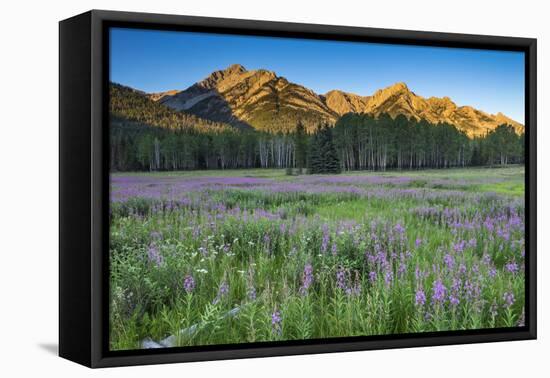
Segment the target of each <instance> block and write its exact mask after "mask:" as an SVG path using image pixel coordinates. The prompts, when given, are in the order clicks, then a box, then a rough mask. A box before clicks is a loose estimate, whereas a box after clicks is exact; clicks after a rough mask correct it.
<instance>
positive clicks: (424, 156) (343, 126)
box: [110, 114, 524, 173]
mask: <svg viewBox="0 0 550 378" xmlns="http://www.w3.org/2000/svg"><path fill="white" fill-rule="evenodd" d="M110 138H111V140H110V161H111V169H112V170H114V171H159V170H168V171H169V170H192V169H232V168H296V169H297V170H298V172H299V173H302V172H304V170H305V169H306V168H308V169H309V171H310V172H311V173H323V172H337V171H339V170H382V171H383V170H386V169H423V168H449V167H466V166H476V165H493V164H501V165H506V164H511V163H523V161H524V135H517V134H516V132H515V131H514V129H513V127H511V126H507V125H501V126H499V127H497V128H496V129H494V130H493V131H491V132H489V133H487V135H484V136H482V137H477V138H474V139H469V138H468V137H467V136H466V135H465V134H464V133H463V132H461V131H459V130H457V129H456V128H455V127H454V126H452V125H448V124H438V125H432V124H429V123H427V122H424V121H420V122H416V121H411V120H407V119H406V118H405V117H401V116H399V117H397V118H395V119H392V118H390V117H389V116H380V117H379V118H373V117H370V116H367V115H357V114H348V115H345V116H343V117H341V118H340V119H339V120H338V121H337V122H336V125H334V127H332V126H329V125H320V126H319V128H318V130H317V131H316V132H314V133H306V131H305V130H304V128H303V126H301V125H300V124H299V125H298V126H297V128H296V132H295V133H292V134H282V133H279V134H272V133H266V132H258V131H254V130H235V129H225V130H216V131H215V132H213V131H210V132H199V131H196V130H189V129H182V130H167V129H164V128H160V127H150V126H148V125H146V124H142V123H139V122H135V121H129V120H127V119H121V118H116V117H113V118H111V128H110Z"/></svg>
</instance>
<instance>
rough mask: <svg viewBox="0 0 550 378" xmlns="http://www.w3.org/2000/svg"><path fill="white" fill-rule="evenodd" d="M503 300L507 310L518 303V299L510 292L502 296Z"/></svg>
mask: <svg viewBox="0 0 550 378" xmlns="http://www.w3.org/2000/svg"><path fill="white" fill-rule="evenodd" d="M502 300H503V301H504V307H505V308H510V307H512V305H513V304H514V302H515V301H516V299H515V297H514V293H508V292H506V293H504V295H503V296H502Z"/></svg>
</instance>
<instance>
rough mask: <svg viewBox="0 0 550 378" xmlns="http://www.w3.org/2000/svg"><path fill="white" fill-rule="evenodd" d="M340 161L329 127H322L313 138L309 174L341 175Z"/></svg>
mask: <svg viewBox="0 0 550 378" xmlns="http://www.w3.org/2000/svg"><path fill="white" fill-rule="evenodd" d="M340 171H341V167H340V159H339V157H338V151H337V150H336V146H335V145H334V141H333V138H332V130H331V128H330V127H329V126H328V125H323V126H321V127H320V128H319V129H318V131H317V133H316V134H315V135H314V136H313V138H312V140H311V145H310V153H309V173H312V174H318V173H340Z"/></svg>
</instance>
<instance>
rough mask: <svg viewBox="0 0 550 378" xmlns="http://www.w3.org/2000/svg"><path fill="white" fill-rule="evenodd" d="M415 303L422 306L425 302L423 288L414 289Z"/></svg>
mask: <svg viewBox="0 0 550 378" xmlns="http://www.w3.org/2000/svg"><path fill="white" fill-rule="evenodd" d="M415 303H416V305H417V306H424V304H425V303H426V294H425V293H424V290H422V289H418V290H417V291H416V295H415Z"/></svg>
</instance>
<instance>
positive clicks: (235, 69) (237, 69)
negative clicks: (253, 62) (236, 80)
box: [223, 63, 246, 74]
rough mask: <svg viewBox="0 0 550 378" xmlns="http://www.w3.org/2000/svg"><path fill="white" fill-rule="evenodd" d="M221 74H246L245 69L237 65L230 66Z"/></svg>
mask: <svg viewBox="0 0 550 378" xmlns="http://www.w3.org/2000/svg"><path fill="white" fill-rule="evenodd" d="M223 72H225V73H226V74H235V73H238V74H241V73H245V72H246V68H244V67H243V66H242V65H240V64H238V63H237V64H232V65H230V66H229V67H227V68H226V69H225V70H223Z"/></svg>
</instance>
